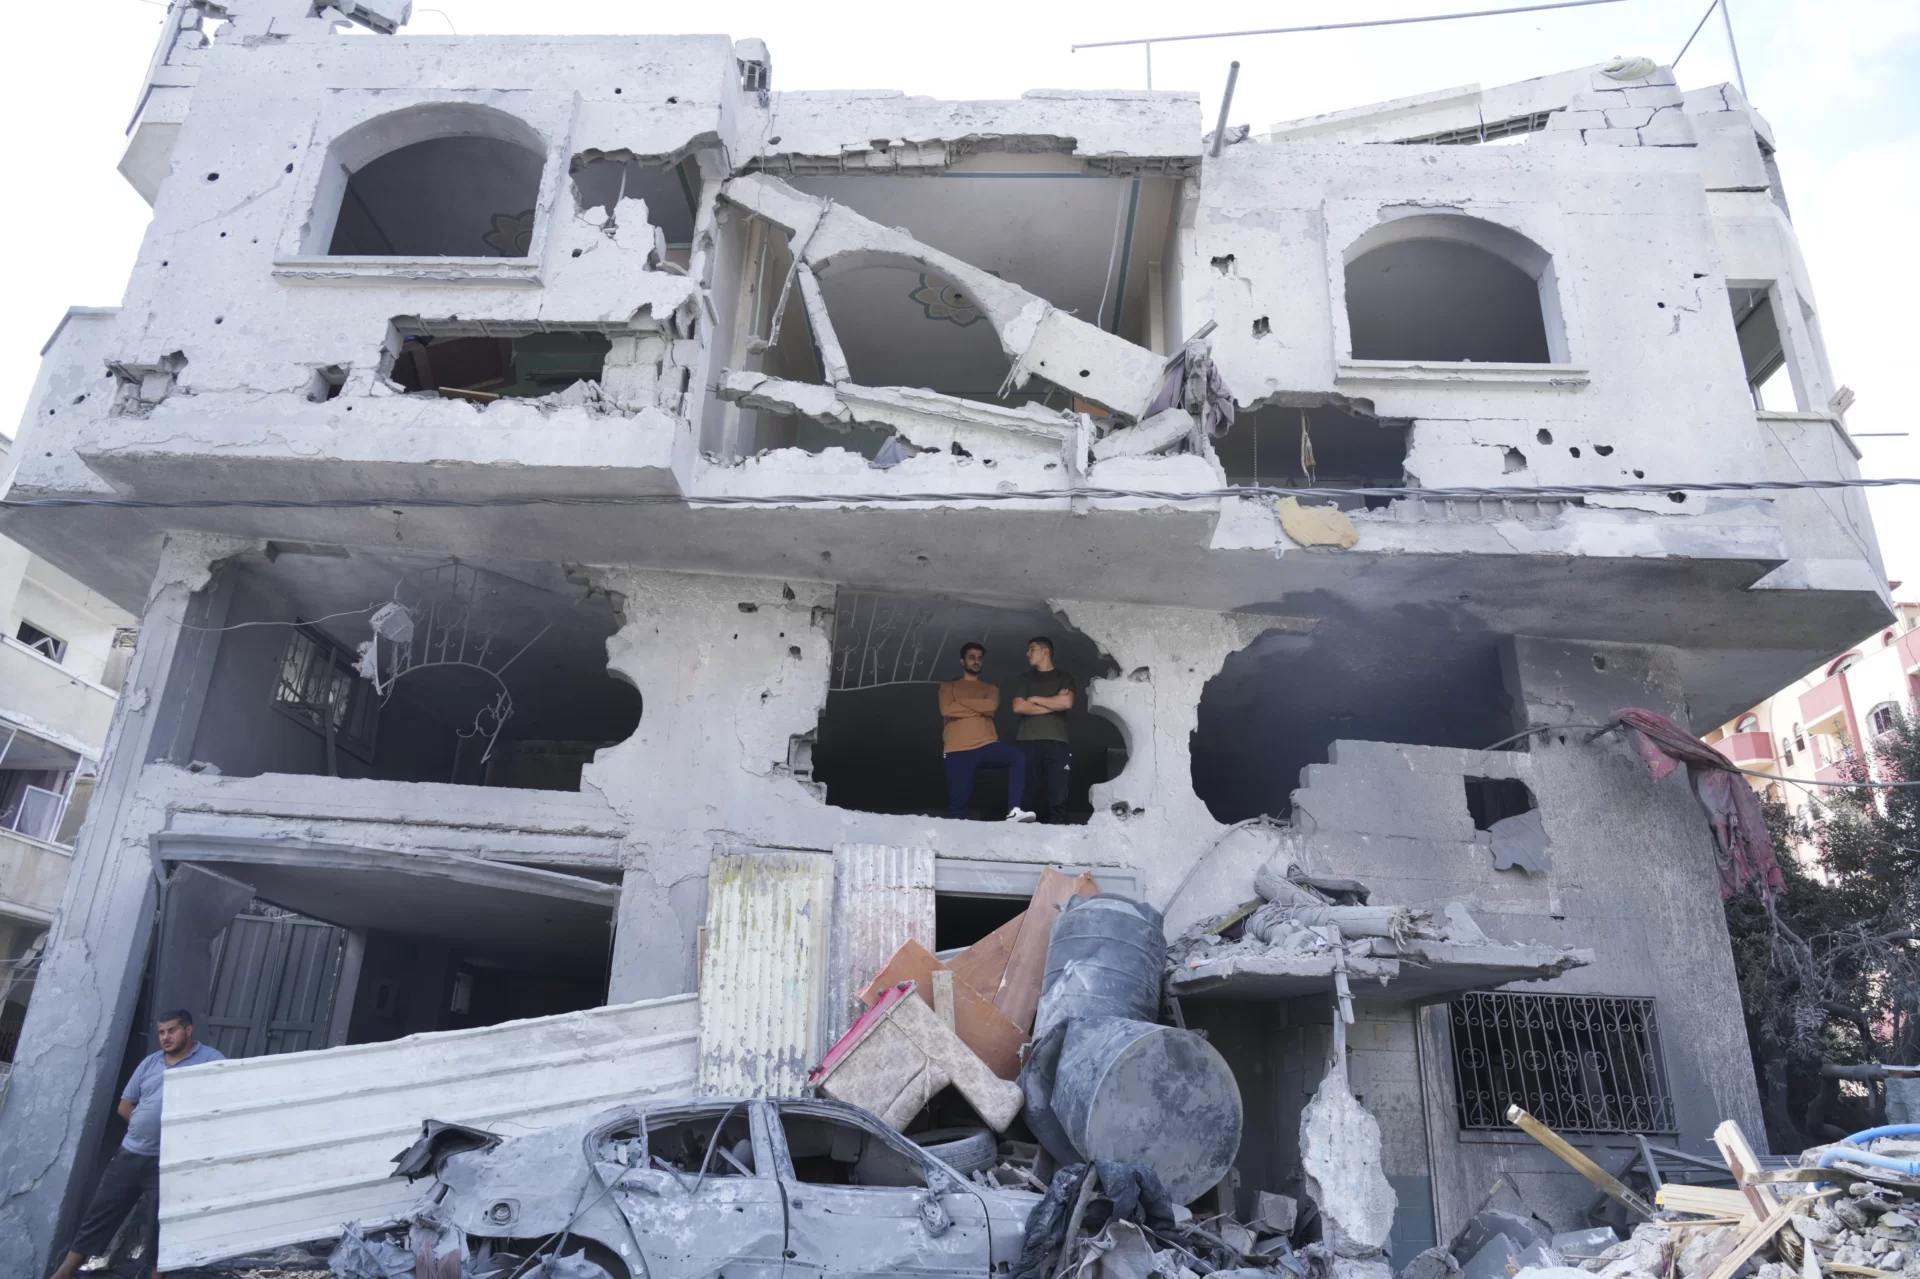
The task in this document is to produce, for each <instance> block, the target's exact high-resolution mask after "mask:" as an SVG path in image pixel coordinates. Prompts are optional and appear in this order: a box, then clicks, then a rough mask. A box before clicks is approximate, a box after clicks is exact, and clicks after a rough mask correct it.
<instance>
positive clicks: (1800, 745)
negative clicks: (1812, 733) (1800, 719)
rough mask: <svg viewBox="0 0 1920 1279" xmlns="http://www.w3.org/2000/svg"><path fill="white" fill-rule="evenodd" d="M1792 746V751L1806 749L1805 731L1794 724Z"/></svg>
mask: <svg viewBox="0 0 1920 1279" xmlns="http://www.w3.org/2000/svg"><path fill="white" fill-rule="evenodd" d="M1793 745H1794V749H1796V750H1805V749H1807V733H1806V730H1805V729H1803V728H1801V727H1800V725H1798V724H1795V725H1794V726H1793Z"/></svg>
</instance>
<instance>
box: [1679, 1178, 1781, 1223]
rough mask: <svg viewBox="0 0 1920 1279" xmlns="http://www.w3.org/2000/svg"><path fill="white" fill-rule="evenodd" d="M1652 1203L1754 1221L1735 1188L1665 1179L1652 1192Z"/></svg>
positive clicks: (1701, 1214) (1750, 1208)
mask: <svg viewBox="0 0 1920 1279" xmlns="http://www.w3.org/2000/svg"><path fill="white" fill-rule="evenodd" d="M1653 1201H1654V1202H1655V1203H1657V1204H1659V1205H1660V1206H1661V1207H1662V1208H1667V1209H1671V1210H1672V1211H1674V1212H1690V1213H1694V1214H1697V1215H1699V1216H1702V1217H1743V1218H1745V1219H1747V1220H1748V1221H1751V1222H1753V1223H1754V1224H1755V1225H1758V1224H1759V1222H1760V1218H1759V1217H1757V1216H1755V1215H1754V1211H1753V1208H1752V1207H1751V1206H1750V1205H1749V1204H1748V1203H1747V1197H1746V1196H1745V1195H1743V1194H1741V1193H1740V1192H1739V1191H1738V1190H1727V1189H1723V1188H1721V1187H1718V1186H1687V1185H1682V1184H1681V1183H1679V1182H1668V1183H1667V1184H1666V1185H1664V1186H1662V1187H1660V1191H1659V1193H1658V1194H1656V1195H1655V1196H1654V1200H1653Z"/></svg>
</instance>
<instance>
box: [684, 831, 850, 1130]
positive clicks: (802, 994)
mask: <svg viewBox="0 0 1920 1279" xmlns="http://www.w3.org/2000/svg"><path fill="white" fill-rule="evenodd" d="M832 913H833V858H831V857H829V856H827V855H826V854H825V853H775V852H732V853H723V854H721V855H720V856H718V857H715V858H714V859H713V863H712V865H711V867H710V868H709V870H708V874H707V954H706V958H705V960H704V961H703V962H702V964H701V966H700V1088H701V1090H702V1091H703V1092H706V1093H708V1094H712V1095H717V1096H727V1097H794V1096H798V1095H799V1093H800V1089H801V1086H802V1085H803V1084H805V1083H806V1081H807V1071H808V1070H809V1069H810V1068H811V1067H812V1065H813V1063H814V1062H815V1061H816V1060H818V1058H819V1055H820V1053H821V1051H822V1046H821V1044H820V1042H819V1041H820V1038H821V1036H820V1033H819V1032H820V1025H821V1014H822V1009H823V1005H824V1003H825V997H826V973H827V941H828V926H829V923H830V922H831V921H830V917H831V915H832Z"/></svg>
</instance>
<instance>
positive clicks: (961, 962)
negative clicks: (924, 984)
mask: <svg viewBox="0 0 1920 1279" xmlns="http://www.w3.org/2000/svg"><path fill="white" fill-rule="evenodd" d="M1026 919H1027V912H1026V911H1024V910H1023V911H1021V912H1020V913H1019V914H1018V915H1015V916H1014V917H1013V918H1012V919H1009V920H1008V921H1007V922H1006V923H1004V924H1002V925H1000V927H998V928H996V929H994V930H993V931H992V932H990V933H988V934H987V935H986V936H985V937H982V938H981V939H980V940H979V941H977V942H975V943H973V945H971V946H969V947H967V948H966V949H965V950H963V951H961V952H960V953H959V954H957V955H955V956H954V957H953V958H952V959H949V960H948V961H947V967H949V968H951V969H953V975H954V976H955V977H956V978H958V979H959V980H961V981H963V982H965V983H967V985H969V986H971V987H973V988H974V989H975V990H977V991H979V992H980V993H981V994H983V995H985V996H986V997H987V998H988V999H992V998H993V997H994V995H996V994H998V993H999V991H1000V979H1001V978H1002V977H1004V976H1006V975H1007V959H1008V957H1009V956H1011V955H1012V954H1013V943H1014V939H1015V938H1017V937H1019V936H1020V926H1021V925H1022V924H1024V923H1025V922H1026Z"/></svg>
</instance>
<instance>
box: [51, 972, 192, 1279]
mask: <svg viewBox="0 0 1920 1279" xmlns="http://www.w3.org/2000/svg"><path fill="white" fill-rule="evenodd" d="M159 1020H160V1024H159V1032H160V1051H159V1052H157V1053H149V1054H148V1055H147V1056H146V1057H145V1058H143V1059H142V1060H141V1062H140V1064H139V1065H138V1066H135V1067H134V1068H133V1078H131V1079H129V1080H127V1086H126V1087H125V1088H124V1089H122V1090H121V1092H120V1110H119V1113H120V1117H121V1118H122V1119H124V1120H126V1121H127V1135H126V1137H125V1138H123V1139H122V1140H121V1142H120V1149H118V1150H116V1151H114V1152H113V1158H112V1159H111V1160H109V1161H108V1163H107V1170H106V1172H104V1173H102V1174H101V1176H100V1184H99V1185H98V1186H96V1187H94V1191H93V1199H92V1201H91V1202H90V1203H88V1204H87V1211H86V1214H85V1215H84V1216H82V1217H81V1218H80V1228H79V1229H78V1230H77V1231H75V1233H74V1236H73V1243H72V1244H70V1245H68V1250H67V1259H66V1260H65V1261H63V1262H61V1263H60V1268H59V1269H58V1270H56V1271H54V1272H53V1279H73V1272H74V1271H76V1270H78V1269H79V1268H80V1267H81V1266H82V1265H83V1264H85V1262H86V1260H87V1258H88V1257H97V1256H99V1255H101V1254H103V1253H105V1252H106V1250H107V1248H108V1246H109V1245H111V1244H112V1243H113V1237H114V1235H116V1234H117V1233H119V1230H120V1223H121V1222H123V1221H125V1220H126V1219H127V1214H128V1213H130V1212H132V1211H133V1208H134V1205H135V1204H137V1203H139V1202H140V1196H141V1194H142V1193H143V1192H144V1193H145V1194H146V1195H147V1208H146V1213H145V1217H146V1220H145V1221H143V1222H142V1223H141V1228H142V1230H143V1232H144V1237H145V1239H146V1241H147V1247H146V1252H145V1253H144V1254H143V1255H144V1257H145V1258H146V1264H147V1265H148V1267H150V1268H152V1270H153V1273H154V1274H155V1275H156V1276H158V1275H159V1274H160V1270H159V1268H158V1267H157V1266H154V1259H155V1258H156V1257H158V1256H159V1255H160V1215H159V1214H160V1100H161V1091H162V1089H163V1087H164V1085H165V1082H166V1072H167V1071H169V1070H172V1069H173V1068H174V1067H176V1066H197V1065H199V1064H200V1063H201V1062H203V1061H225V1060H226V1055H225V1054H224V1053H222V1052H220V1051H219V1050H218V1049H214V1048H209V1047H207V1046H206V1045H205V1044H202V1043H198V1042H196V1041H195V1040H194V1037H193V1014H192V1013H190V1012H188V1011H187V1010H186V1009H184V1008H177V1009H175V1010H174V1011H172V1012H167V1013H162V1014H160V1019H159Z"/></svg>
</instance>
